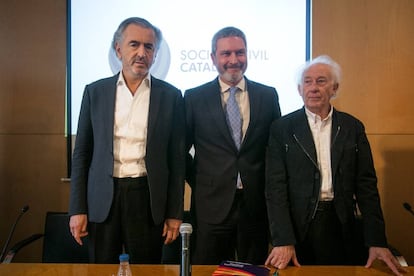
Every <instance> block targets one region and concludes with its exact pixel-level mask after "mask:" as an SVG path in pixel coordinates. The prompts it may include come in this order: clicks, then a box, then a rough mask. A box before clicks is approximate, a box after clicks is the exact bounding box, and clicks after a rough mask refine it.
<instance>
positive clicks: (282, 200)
mask: <svg viewBox="0 0 414 276" xmlns="http://www.w3.org/2000/svg"><path fill="white" fill-rule="evenodd" d="M317 164H318V163H317V155H316V149H315V145H314V142H313V138H312V132H311V129H310V127H309V124H308V120H307V117H306V113H305V109H304V108H302V109H300V110H297V111H295V112H292V113H290V114H288V115H286V116H284V117H282V118H281V119H279V120H278V121H276V122H275V123H274V124H273V125H272V128H271V133H270V139H269V149H268V152H267V168H266V199H267V204H268V215H269V223H270V230H271V235H272V244H273V246H281V245H293V244H296V243H297V242H300V241H302V240H303V239H304V237H305V235H306V231H307V228H308V225H309V223H310V221H311V220H312V218H313V216H314V214H315V211H316V207H317V204H318V201H319V192H320V187H321V177H320V171H319V169H318V165H317ZM331 164H332V179H333V189H334V206H335V209H336V213H337V215H338V217H339V220H340V221H341V223H342V225H343V230H344V231H345V232H344V233H350V234H351V235H352V231H353V227H354V223H355V215H354V203H355V201H354V198H355V199H356V201H357V203H358V206H359V208H360V210H361V213H362V216H363V226H364V238H365V244H366V245H367V246H381V247H384V246H387V242H386V238H385V227H384V219H383V215H382V211H381V206H380V199H379V194H378V190H377V178H376V173H375V169H374V164H373V159H372V155H371V149H370V145H369V142H368V139H367V136H366V134H365V129H364V126H363V124H362V123H361V122H360V121H359V120H358V119H356V118H354V117H352V116H351V115H349V114H346V113H343V112H339V111H337V110H335V109H334V112H333V118H332V139H331Z"/></svg>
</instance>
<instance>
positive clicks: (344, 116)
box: [334, 109, 363, 125]
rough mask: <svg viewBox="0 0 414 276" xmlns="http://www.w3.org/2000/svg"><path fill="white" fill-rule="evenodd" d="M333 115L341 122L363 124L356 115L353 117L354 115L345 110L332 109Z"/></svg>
mask: <svg viewBox="0 0 414 276" xmlns="http://www.w3.org/2000/svg"><path fill="white" fill-rule="evenodd" d="M334 117H336V118H337V119H338V121H339V122H341V123H342V124H344V123H345V124H361V125H362V124H363V123H362V122H361V121H360V120H359V119H358V118H357V117H355V116H354V115H352V114H350V113H347V112H343V111H339V110H337V109H334Z"/></svg>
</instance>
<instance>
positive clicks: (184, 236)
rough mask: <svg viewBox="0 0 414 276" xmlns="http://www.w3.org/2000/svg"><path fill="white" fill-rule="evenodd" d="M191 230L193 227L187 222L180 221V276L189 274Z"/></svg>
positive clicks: (188, 275) (189, 275)
mask: <svg viewBox="0 0 414 276" xmlns="http://www.w3.org/2000/svg"><path fill="white" fill-rule="evenodd" d="M192 232H193V227H192V226H191V224H189V223H182V224H181V226H180V234H181V245H182V246H181V264H180V276H191V263H190V235H191V233H192Z"/></svg>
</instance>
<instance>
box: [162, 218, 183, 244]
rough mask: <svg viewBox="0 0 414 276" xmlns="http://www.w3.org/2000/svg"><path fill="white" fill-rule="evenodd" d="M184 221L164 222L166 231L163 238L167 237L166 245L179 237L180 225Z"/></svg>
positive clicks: (169, 220) (170, 220)
mask: <svg viewBox="0 0 414 276" xmlns="http://www.w3.org/2000/svg"><path fill="white" fill-rule="evenodd" d="M181 223H182V220H179V219H166V220H165V222H164V229H163V231H162V236H163V237H165V240H164V244H169V243H172V242H173V241H175V239H176V238H177V237H178V235H179V231H180V225H181Z"/></svg>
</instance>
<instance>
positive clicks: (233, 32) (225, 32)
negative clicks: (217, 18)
mask: <svg viewBox="0 0 414 276" xmlns="http://www.w3.org/2000/svg"><path fill="white" fill-rule="evenodd" d="M232 36H236V37H240V38H241V39H243V42H244V45H245V46H246V48H247V41H246V36H245V35H244V33H243V32H242V31H241V30H240V29H237V28H236V27H225V28H223V29H221V30H219V31H218V32H217V33H216V34H215V35H214V36H213V39H212V41H211V52H212V53H213V54H215V53H216V50H217V40H219V39H220V38H225V37H232Z"/></svg>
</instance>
